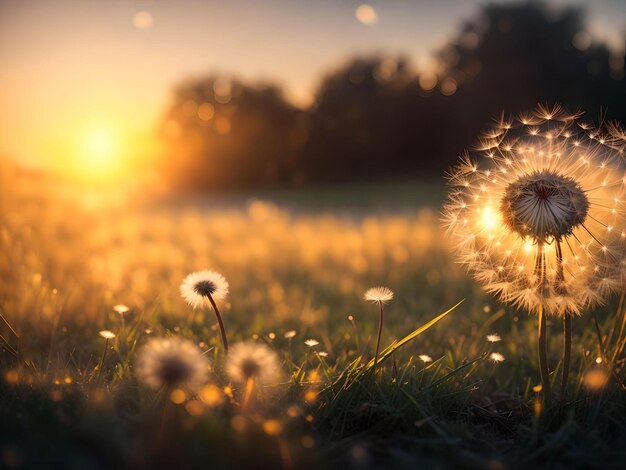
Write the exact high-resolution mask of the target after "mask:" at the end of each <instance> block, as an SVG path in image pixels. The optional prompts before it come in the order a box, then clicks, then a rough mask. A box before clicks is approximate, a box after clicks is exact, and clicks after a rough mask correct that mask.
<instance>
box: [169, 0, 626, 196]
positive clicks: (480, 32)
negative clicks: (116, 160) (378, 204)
mask: <svg viewBox="0 0 626 470" xmlns="http://www.w3.org/2000/svg"><path fill="white" fill-rule="evenodd" d="M625 85H626V79H625V78H624V57H623V55H622V56H616V55H611V52H610V50H609V49H608V47H607V46H606V45H605V44H599V43H594V42H593V41H592V40H591V37H590V36H589V34H588V33H587V32H586V31H585V28H584V14H583V11H582V10H580V9H578V8H567V9H562V10H559V11H553V10H550V9H548V8H547V7H546V6H545V5H544V4H543V3H540V2H529V3H520V4H513V5H488V6H485V7H484V8H483V9H482V11H481V13H480V15H478V16H477V17H476V18H475V19H473V20H472V21H469V22H467V23H465V24H463V25H462V26H461V28H460V30H459V32H458V33H457V34H456V37H455V38H454V39H453V40H452V41H451V42H450V43H449V44H447V45H446V46H445V47H444V48H442V49H441V50H439V51H438V52H437V53H436V67H435V70H434V71H431V72H428V73H426V72H424V73H421V74H414V73H412V72H411V69H410V67H409V64H408V63H407V61H406V60H405V59H403V58H391V57H383V56H375V57H369V58H357V59H353V60H351V61H349V62H348V63H347V64H346V65H345V66H344V67H342V68H341V69H339V70H336V71H335V72H333V73H332V74H330V75H328V76H327V77H325V79H324V80H323V82H322V84H321V86H320V88H319V90H318V91H317V93H316V97H315V103H314V105H313V106H312V107H311V108H310V109H308V110H300V109H298V108H296V107H294V106H292V105H291V104H289V103H288V102H287V101H286V100H285V99H284V98H283V96H282V93H281V91H280V90H279V89H278V88H277V87H275V86H271V85H269V86H259V85H256V86H252V85H246V84H244V83H241V82H240V81H237V80H231V79H225V78H222V77H218V76H209V77H207V78H205V79H201V80H194V81H190V82H186V83H184V84H182V85H181V86H180V87H179V88H178V89H177V90H176V92H175V99H174V102H173V104H172V106H171V108H170V109H169V111H168V113H167V117H166V119H165V122H164V125H163V136H164V138H165V139H166V141H167V144H168V145H167V148H168V153H167V158H166V159H165V161H164V167H163V169H164V171H165V173H166V175H167V178H168V179H169V180H170V181H171V182H173V183H174V184H175V185H176V186H178V187H180V188H185V189H191V190H197V189H202V190H212V189H224V188H242V187H248V188H249V187H261V186H269V185H301V184H306V183H330V182H342V181H347V180H355V179H359V180H367V179H374V178H377V179H379V178H381V177H390V178H391V177H397V176H402V177H418V176H428V175H432V174H436V175H440V174H441V173H442V172H443V171H444V170H445V169H446V168H447V167H448V166H449V165H450V164H452V163H453V162H454V161H455V160H456V158H457V156H458V154H459V153H460V152H461V151H462V150H463V149H464V148H466V147H468V146H470V145H472V144H474V143H475V138H476V136H477V135H478V133H479V132H481V131H482V130H484V128H485V125H486V124H487V123H488V122H490V119H492V118H493V117H494V116H498V115H499V114H500V113H501V112H502V111H504V110H506V112H507V113H518V112H522V111H527V110H529V109H531V108H534V107H535V105H536V104H537V103H538V102H550V103H561V104H563V105H565V106H567V107H568V108H570V109H578V108H580V109H581V110H583V111H586V112H587V113H589V114H590V118H596V117H597V116H598V113H599V112H600V111H601V110H604V111H605V112H607V115H606V116H605V117H606V118H615V119H619V120H622V121H623V122H624V121H626V86H625Z"/></svg>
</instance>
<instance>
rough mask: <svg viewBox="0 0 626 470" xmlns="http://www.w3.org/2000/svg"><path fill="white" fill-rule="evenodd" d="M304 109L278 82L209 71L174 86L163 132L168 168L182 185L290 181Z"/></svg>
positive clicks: (202, 186)
mask: <svg viewBox="0 0 626 470" xmlns="http://www.w3.org/2000/svg"><path fill="white" fill-rule="evenodd" d="M302 118H303V115H302V113H301V112H300V111H298V110H297V109H296V108H294V107H293V106H291V105H289V104H288V103H287V102H286V101H285V100H284V99H283V97H282V95H281V92H280V90H279V89H278V88H276V87H274V86H255V87H253V86H247V85H244V84H242V83H241V82H239V81H237V80H231V79H225V78H219V77H216V76H211V77H208V78H206V79H201V80H196V81H191V82H188V83H185V84H184V85H182V86H181V87H179V88H178V89H177V90H176V93H175V98H174V102H173V104H172V106H171V107H170V109H169V111H168V113H167V119H166V122H165V124H164V126H163V135H164V137H165V139H166V141H167V143H168V144H169V145H168V149H169V151H168V156H167V157H168V158H167V160H166V162H165V166H164V169H165V171H166V172H167V174H168V177H169V179H170V180H171V181H173V182H174V184H175V185H177V186H178V187H187V188H190V189H205V190H213V189H224V188H234V187H254V186H268V185H274V184H286V183H289V182H290V181H291V179H292V178H293V175H294V174H295V170H296V166H297V165H296V163H297V162H296V157H297V152H296V150H297V148H298V147H299V146H300V145H301V144H300V142H301V141H302V140H303V139H304V136H303V134H302V133H303V132H304V128H303V126H302V124H303V122H302Z"/></svg>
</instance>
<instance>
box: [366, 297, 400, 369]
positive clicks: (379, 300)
mask: <svg viewBox="0 0 626 470" xmlns="http://www.w3.org/2000/svg"><path fill="white" fill-rule="evenodd" d="M363 299H364V300H367V301H368V302H373V303H375V304H378V335H377V336H376V352H375V354H374V366H373V367H372V373H376V366H377V365H378V353H379V352H380V338H381V336H382V333H383V320H384V316H385V309H384V308H383V305H385V304H386V303H387V302H390V301H391V300H392V299H393V291H392V290H391V289H389V288H388V287H383V286H379V287H372V288H371V289H368V290H367V291H366V292H365V295H363Z"/></svg>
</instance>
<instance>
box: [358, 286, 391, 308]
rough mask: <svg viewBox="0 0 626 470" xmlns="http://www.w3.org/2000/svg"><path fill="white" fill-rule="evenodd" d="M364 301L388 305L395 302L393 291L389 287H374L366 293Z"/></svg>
mask: <svg viewBox="0 0 626 470" xmlns="http://www.w3.org/2000/svg"><path fill="white" fill-rule="evenodd" d="M363 299H364V300H367V301H368V302H374V303H381V304H386V303H387V302H390V301H391V300H393V291H392V290H391V289H389V288H388V287H383V286H379V287H372V288H371V289H368V290H367V291H366V292H365V295H363Z"/></svg>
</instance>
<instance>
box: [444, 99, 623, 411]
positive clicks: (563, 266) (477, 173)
mask: <svg viewBox="0 0 626 470" xmlns="http://www.w3.org/2000/svg"><path fill="white" fill-rule="evenodd" d="M579 117H580V113H573V114H570V113H567V111H565V110H564V109H563V108H561V107H560V106H553V107H548V106H546V105H542V106H539V107H538V109H537V110H536V111H535V112H534V113H533V114H532V116H525V117H524V118H523V119H522V120H521V124H518V125H516V126H511V127H509V128H506V129H503V128H502V127H498V129H497V131H498V132H497V134H498V135H497V137H494V138H493V139H491V144H490V145H489V148H486V147H485V146H484V145H483V146H482V147H481V148H482V150H478V151H476V152H474V153H473V154H471V155H470V154H465V155H464V157H463V158H462V160H461V161H460V162H459V164H458V165H457V166H456V167H455V169H454V170H453V171H452V173H451V175H450V185H451V186H452V189H451V191H450V195H449V196H448V199H447V202H446V203H445V205H444V222H445V225H446V226H447V228H448V231H449V233H450V234H451V236H452V239H453V240H454V242H455V245H456V252H457V254H458V259H459V261H460V262H461V263H462V264H464V265H466V267H467V268H468V270H469V271H470V272H471V273H472V275H473V276H474V278H475V279H476V280H477V281H478V282H479V283H480V284H482V285H483V286H484V288H485V290H486V291H487V292H490V293H493V294H495V295H496V296H497V297H498V298H499V299H500V300H501V301H502V302H504V303H508V304H511V305H513V306H515V307H518V308H523V309H525V310H527V311H528V312H533V313H537V314H538V328H539V335H538V338H539V353H540V361H539V362H540V367H541V370H540V371H541V375H542V377H543V382H544V384H543V390H544V391H545V393H546V397H549V395H550V384H549V383H548V367H547V359H546V357H547V352H546V348H547V346H546V338H545V335H546V328H545V318H543V317H544V316H545V315H555V316H560V317H563V323H564V332H565V348H564V356H563V377H562V388H564V387H565V384H566V383H567V376H568V371H569V351H570V350H571V318H572V316H575V315H580V314H581V313H582V312H583V311H584V310H586V309H589V308H592V307H595V306H598V305H601V304H603V303H606V302H607V300H608V298H609V297H610V295H611V294H612V293H614V292H615V291H617V290H619V289H621V286H622V285H623V280H624V275H625V271H626V270H625V267H626V262H625V261H626V237H625V236H622V234H623V233H626V219H625V217H624V215H625V214H626V190H625V178H624V174H625V173H624V162H623V157H622V153H621V151H620V150H623V149H620V148H619V147H620V146H619V145H616V139H617V140H619V135H618V134H619V131H618V129H619V125H617V124H613V126H612V128H611V129H609V132H608V133H607V132H606V131H604V130H602V129H600V128H594V127H593V126H592V125H589V124H584V123H581V122H579ZM605 134H607V135H612V136H613V137H611V138H604V137H602V136H604V135H605ZM616 134H617V137H616ZM548 400H549V398H548Z"/></svg>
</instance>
